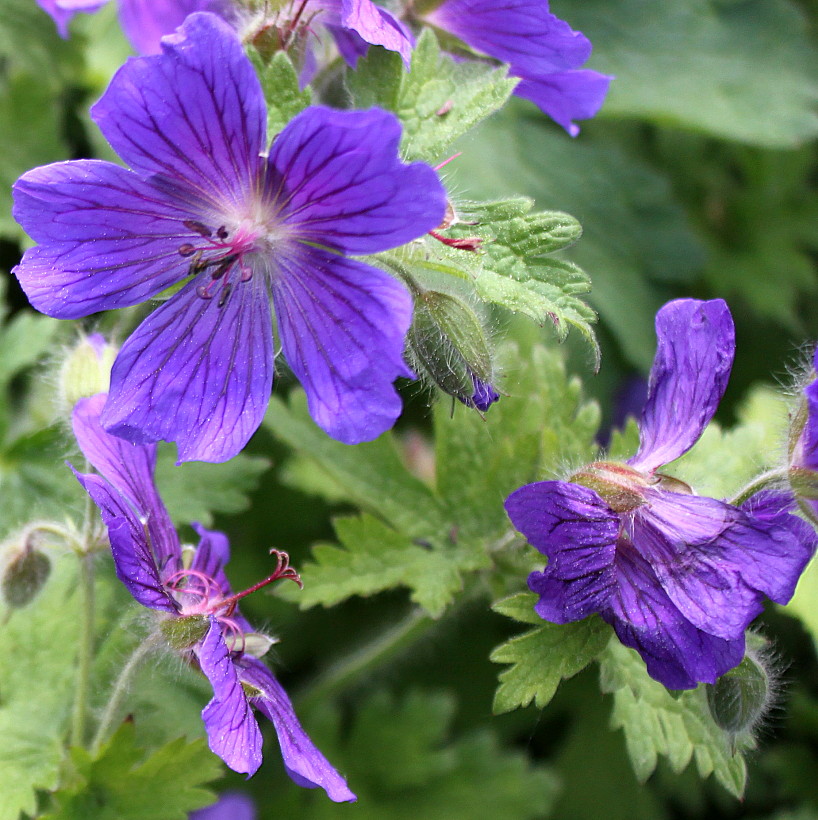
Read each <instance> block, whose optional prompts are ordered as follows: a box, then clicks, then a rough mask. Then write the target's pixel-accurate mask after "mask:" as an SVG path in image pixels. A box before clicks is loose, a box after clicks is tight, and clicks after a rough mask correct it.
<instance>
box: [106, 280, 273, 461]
mask: <svg viewBox="0 0 818 820" xmlns="http://www.w3.org/2000/svg"><path fill="white" fill-rule="evenodd" d="M228 275H232V276H233V278H234V279H236V278H237V276H238V274H237V272H235V271H234V272H232V273H231V274H228ZM205 283H210V284H215V285H216V287H214V288H213V291H212V292H213V296H212V298H210V299H203V298H201V297H200V296H198V295H197V293H196V289H197V287H199V286H202V287H205V286H206V284H205ZM221 288H222V284H221V283H218V282H217V283H213V282H212V280H211V279H210V275H209V273H207V272H205V273H203V274H201V275H200V276H199V277H198V278H197V279H194V280H193V281H191V282H190V283H188V284H187V285H186V286H185V287H184V288H183V289H182V290H181V291H180V292H179V293H177V294H175V295H174V296H173V297H172V298H171V299H170V300H168V301H167V302H166V303H165V304H164V305H162V306H161V307H160V308H158V309H157V310H156V311H154V312H153V313H152V314H151V315H150V316H149V317H148V318H147V319H146V320H145V321H144V322H143V323H142V324H141V325H140V326H139V327H138V328H137V329H136V331H134V333H133V334H131V336H130V338H129V339H128V340H127V341H126V342H125V344H124V345H123V346H122V350H121V351H120V352H119V355H118V356H117V358H116V361H115V362H114V366H113V370H112V372H111V389H110V393H109V398H108V402H107V404H106V405H105V410H104V411H103V415H102V424H103V425H104V426H105V428H106V429H107V430H109V431H110V432H111V433H113V434H114V435H118V436H122V437H123V438H126V439H128V440H129V441H133V442H135V443H137V444H144V443H148V442H151V441H157V440H159V439H165V440H167V441H175V442H176V443H177V445H178V447H179V461H180V462H182V461H192V460H199V461H226V460H228V459H230V458H232V457H233V456H235V455H236V454H237V453H238V452H239V451H240V450H241V449H242V447H244V445H245V444H246V443H247V441H248V439H249V438H250V436H251V435H252V434H253V433H254V432H255V430H256V429H257V428H258V426H259V424H261V420H262V418H263V417H264V412H265V410H266V408H267V404H268V402H269V399H270V390H271V388H272V380H273V346H272V320H271V317H270V305H269V298H268V295H267V292H266V288H265V285H264V282H263V281H262V279H261V277H259V276H254V277H253V278H252V279H251V280H250V281H249V282H237V283H236V284H235V287H234V288H233V291H232V293H230V294H229V295H227V296H226V298H225V292H224V291H223V290H221ZM222 302H223V304H221V306H220V303H222Z"/></svg>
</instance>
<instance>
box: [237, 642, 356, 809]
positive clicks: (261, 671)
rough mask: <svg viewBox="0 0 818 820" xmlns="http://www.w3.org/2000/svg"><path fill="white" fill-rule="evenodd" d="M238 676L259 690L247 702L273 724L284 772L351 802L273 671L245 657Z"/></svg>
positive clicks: (339, 777)
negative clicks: (303, 726) (300, 720)
mask: <svg viewBox="0 0 818 820" xmlns="http://www.w3.org/2000/svg"><path fill="white" fill-rule="evenodd" d="M239 676H240V678H241V680H242V681H243V682H244V683H247V684H249V685H250V686H252V687H254V688H255V689H257V690H258V691H259V693H260V694H259V695H258V696H257V697H253V698H252V699H251V702H252V704H253V706H255V707H256V709H258V710H259V711H260V712H262V713H263V714H264V715H266V716H267V717H268V718H269V720H270V721H271V722H272V724H273V726H274V727H275V730H276V735H278V742H279V744H280V746H281V757H282V759H283V760H284V766H285V767H286V769H287V774H289V776H290V777H291V778H292V779H293V780H294V781H295V782H296V783H297V784H298V785H299V786H305V787H306V788H310V789H314V788H322V789H324V791H326V793H327V796H328V797H329V798H330V800H334V801H335V802H336V803H340V802H347V801H354V800H355V799H356V797H355V795H354V794H353V793H352V792H351V791H350V790H349V787H348V786H347V783H346V780H344V778H343V777H341V775H340V774H338V772H337V771H336V770H335V769H334V768H333V766H332V765H331V764H330V762H329V761H328V760H327V759H326V758H325V757H324V755H322V754H321V752H319V751H318V749H317V748H316V747H315V744H313V742H312V741H311V740H310V738H309V736H308V735H307V733H306V732H305V731H304V729H303V728H302V726H301V724H300V723H299V721H298V718H297V717H296V715H295V711H294V710H293V705H292V703H290V699H289V698H288V697H287V693H286V692H285V691H284V689H283V688H282V687H281V684H280V683H279V682H278V681H277V680H276V679H275V677H274V676H273V673H272V672H270V670H269V669H268V668H267V667H266V666H265V665H264V664H263V663H261V661H258V660H255V659H254V658H248V657H246V656H245V657H244V658H242V660H241V665H240V667H239Z"/></svg>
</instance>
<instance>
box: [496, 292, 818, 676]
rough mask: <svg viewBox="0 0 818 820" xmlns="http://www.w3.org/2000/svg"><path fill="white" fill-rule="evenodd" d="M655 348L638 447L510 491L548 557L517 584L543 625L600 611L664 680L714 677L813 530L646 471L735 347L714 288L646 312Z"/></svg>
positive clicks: (787, 500)
mask: <svg viewBox="0 0 818 820" xmlns="http://www.w3.org/2000/svg"><path fill="white" fill-rule="evenodd" d="M656 333H657V336H658V349H657V353H656V358H655V360H654V363H653V369H652V370H651V374H650V386H649V392H648V398H647V402H646V404H645V407H644V409H643V411H642V417H641V422H640V425H639V430H640V446H639V449H638V451H637V453H636V455H635V456H633V458H631V459H630V460H629V461H628V462H627V463H626V464H619V463H613V462H595V463H593V464H590V465H588V466H587V467H585V468H583V469H582V470H580V471H578V472H577V473H575V474H574V475H573V476H571V480H570V481H542V482H539V483H535V484H529V485H527V486H525V487H522V488H520V489H519V490H517V491H515V492H514V493H512V494H511V495H510V496H509V497H508V499H507V501H506V510H507V511H508V514H509V517H510V518H511V520H512V522H513V524H514V526H515V527H516V528H517V529H518V530H519V531H520V532H521V533H523V535H525V537H526V538H527V539H528V541H529V542H530V543H531V544H532V545H533V546H535V547H536V548H537V549H539V550H540V552H543V553H544V554H545V555H546V556H548V565H547V567H546V568H545V570H544V571H543V572H533V573H532V574H531V575H530V576H529V579H528V584H529V587H530V588H531V590H532V591H533V592H536V593H537V594H538V595H539V596H540V599H539V602H538V603H537V605H536V611H537V613H538V614H539V615H540V616H541V617H542V618H544V619H545V620H547V621H551V622H553V623H567V622H570V621H577V620H580V619H582V618H584V617H586V616H587V615H590V614H591V613H599V614H600V615H601V616H602V617H603V618H604V619H605V620H606V621H607V622H608V623H610V624H611V625H612V626H613V628H614V630H615V631H616V634H617V635H618V636H619V639H620V640H621V641H622V643H624V644H625V645H626V646H630V647H633V648H634V649H636V650H637V651H638V652H639V653H640V654H641V655H642V657H643V658H644V660H645V662H646V664H647V669H648V672H649V673H650V675H652V676H653V677H654V678H656V679H657V680H658V681H660V682H661V683H663V684H665V685H666V686H668V687H669V688H672V689H688V688H692V687H695V686H696V685H697V683H699V682H708V683H713V682H714V681H715V680H716V678H718V677H719V676H720V675H723V674H724V673H725V672H727V671H728V670H729V669H731V668H732V667H734V666H736V665H737V664H738V663H739V662H740V661H741V659H742V657H743V656H744V631H745V629H746V628H747V626H748V625H749V623H750V622H751V621H752V620H753V618H755V617H756V616H757V615H758V614H759V613H760V612H761V610H762V601H763V599H764V597H765V596H767V597H769V598H772V599H773V600H774V601H777V602H779V603H786V602H787V601H788V600H789V599H790V597H791V596H792V594H793V591H794V590H795V585H796V582H797V581H798V577H799V576H800V574H801V572H802V571H803V569H804V567H805V566H806V564H807V561H808V560H809V559H810V557H811V556H812V554H813V552H814V550H815V546H816V536H815V533H814V532H813V530H812V528H811V527H809V526H808V525H807V524H806V522H804V521H802V520H801V519H799V518H797V517H796V516H794V515H792V514H791V513H790V510H791V509H792V506H793V501H792V498H791V496H787V495H784V494H781V493H775V492H765V493H763V494H759V495H757V496H755V497H753V498H751V499H750V501H749V502H747V503H746V504H745V505H743V506H742V507H741V508H739V507H735V506H732V505H730V504H728V503H726V502H724V501H719V500H717V499H712V498H703V497H700V496H697V495H693V494H692V491H691V490H690V488H689V487H687V486H686V485H685V484H683V483H682V482H681V481H678V480H676V479H673V478H670V477H669V476H666V475H663V474H661V473H659V472H658V470H659V469H660V468H661V467H662V466H663V465H665V464H667V463H668V462H671V461H673V460H674V459H677V458H678V457H679V456H681V455H683V454H684V453H685V452H687V451H688V450H689V449H690V447H692V446H693V444H694V443H695V442H696V441H697V439H698V438H699V436H700V435H701V434H702V431H703V430H704V428H705V426H706V425H707V423H708V422H709V421H710V419H711V418H712V416H713V414H714V413H715V411H716V407H717V405H718V403H719V401H720V399H721V397H722V395H723V393H724V389H725V387H726V385H727V379H728V376H729V373H730V368H731V366H732V362H733V354H734V350H735V339H734V328H733V320H732V318H731V316H730V312H729V310H728V308H727V305H726V304H725V303H724V302H723V301H722V300H720V299H715V300H713V301H710V302H700V301H696V300H693V299H682V300H678V301H675V302H670V303H669V304H667V305H665V306H664V307H663V308H662V309H661V310H660V311H659V313H658V315H657V317H656Z"/></svg>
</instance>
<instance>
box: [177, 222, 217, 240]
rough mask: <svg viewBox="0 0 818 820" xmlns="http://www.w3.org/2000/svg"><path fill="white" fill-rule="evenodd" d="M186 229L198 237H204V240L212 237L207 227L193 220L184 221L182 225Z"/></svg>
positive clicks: (211, 232)
mask: <svg viewBox="0 0 818 820" xmlns="http://www.w3.org/2000/svg"><path fill="white" fill-rule="evenodd" d="M182 224H183V225H184V226H185V227H186V228H188V229H189V230H191V231H195V232H196V233H197V234H199V236H204V237H205V238H209V237H211V236H213V231H211V230H210V228H208V227H207V225H203V224H202V223H201V222H197V221H196V220H195V219H186V220H185V221H184V222H183V223H182Z"/></svg>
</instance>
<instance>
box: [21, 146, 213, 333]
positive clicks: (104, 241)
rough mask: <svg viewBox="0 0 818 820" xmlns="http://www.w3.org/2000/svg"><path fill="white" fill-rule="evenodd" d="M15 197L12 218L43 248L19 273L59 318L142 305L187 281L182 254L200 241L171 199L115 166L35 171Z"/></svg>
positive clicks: (42, 306) (84, 163)
mask: <svg viewBox="0 0 818 820" xmlns="http://www.w3.org/2000/svg"><path fill="white" fill-rule="evenodd" d="M13 194H14V217H15V219H16V220H17V221H18V222H19V223H20V224H21V225H22V226H23V228H24V229H25V230H26V231H27V232H28V234H29V236H31V238H32V239H34V241H35V242H39V243H40V245H39V247H36V248H31V249H30V250H28V251H26V253H25V255H24V256H23V260H22V261H21V262H20V264H19V265H18V266H17V267H16V268H15V269H14V273H15V274H16V275H17V278H18V279H19V280H20V284H21V286H22V288H23V290H24V291H25V292H26V295H27V296H28V298H29V299H30V300H31V303H32V305H34V307H36V308H37V309H38V310H40V311H42V312H43V313H47V314H48V315H50V316H56V317H57V318H60V319H73V318H77V317H79V316H87V315H89V314H91V313H96V312H98V311H101V310H109V309H112V308H119V307H126V306H128V305H135V304H139V303H140V302H144V301H145V299H148V298H150V297H151V296H153V295H154V294H156V293H159V292H160V291H162V290H164V289H165V288H167V287H169V286H170V285H172V284H175V283H176V282H178V281H179V280H180V279H183V278H184V277H185V276H186V275H187V269H188V264H187V263H186V262H185V260H184V259H182V257H181V256H180V255H179V247H180V246H181V245H182V244H183V243H185V242H190V241H192V240H193V239H201V237H200V236H198V235H197V234H195V233H193V232H192V231H191V230H190V229H189V228H186V227H185V226H184V225H183V224H182V223H183V221H184V220H185V219H186V218H188V213H187V212H186V211H185V210H184V209H183V206H182V204H181V203H180V202H179V201H177V200H176V199H175V198H174V197H173V196H172V195H170V194H169V193H167V192H166V191H163V190H162V189H160V188H158V187H157V186H156V185H154V184H153V183H151V182H145V181H143V180H142V179H140V178H139V177H138V176H137V175H136V174H134V173H132V172H131V171H128V170H126V169H125V168H121V167H119V166H118V165H114V164H113V163H110V162H103V161H100V160H77V161H72V162H57V163H54V164H53V165H45V166H42V167H40V168H34V169H33V170H31V171H28V172H27V173H25V174H23V176H21V177H20V179H18V180H17V182H16V183H15V184H14V188H13Z"/></svg>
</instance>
